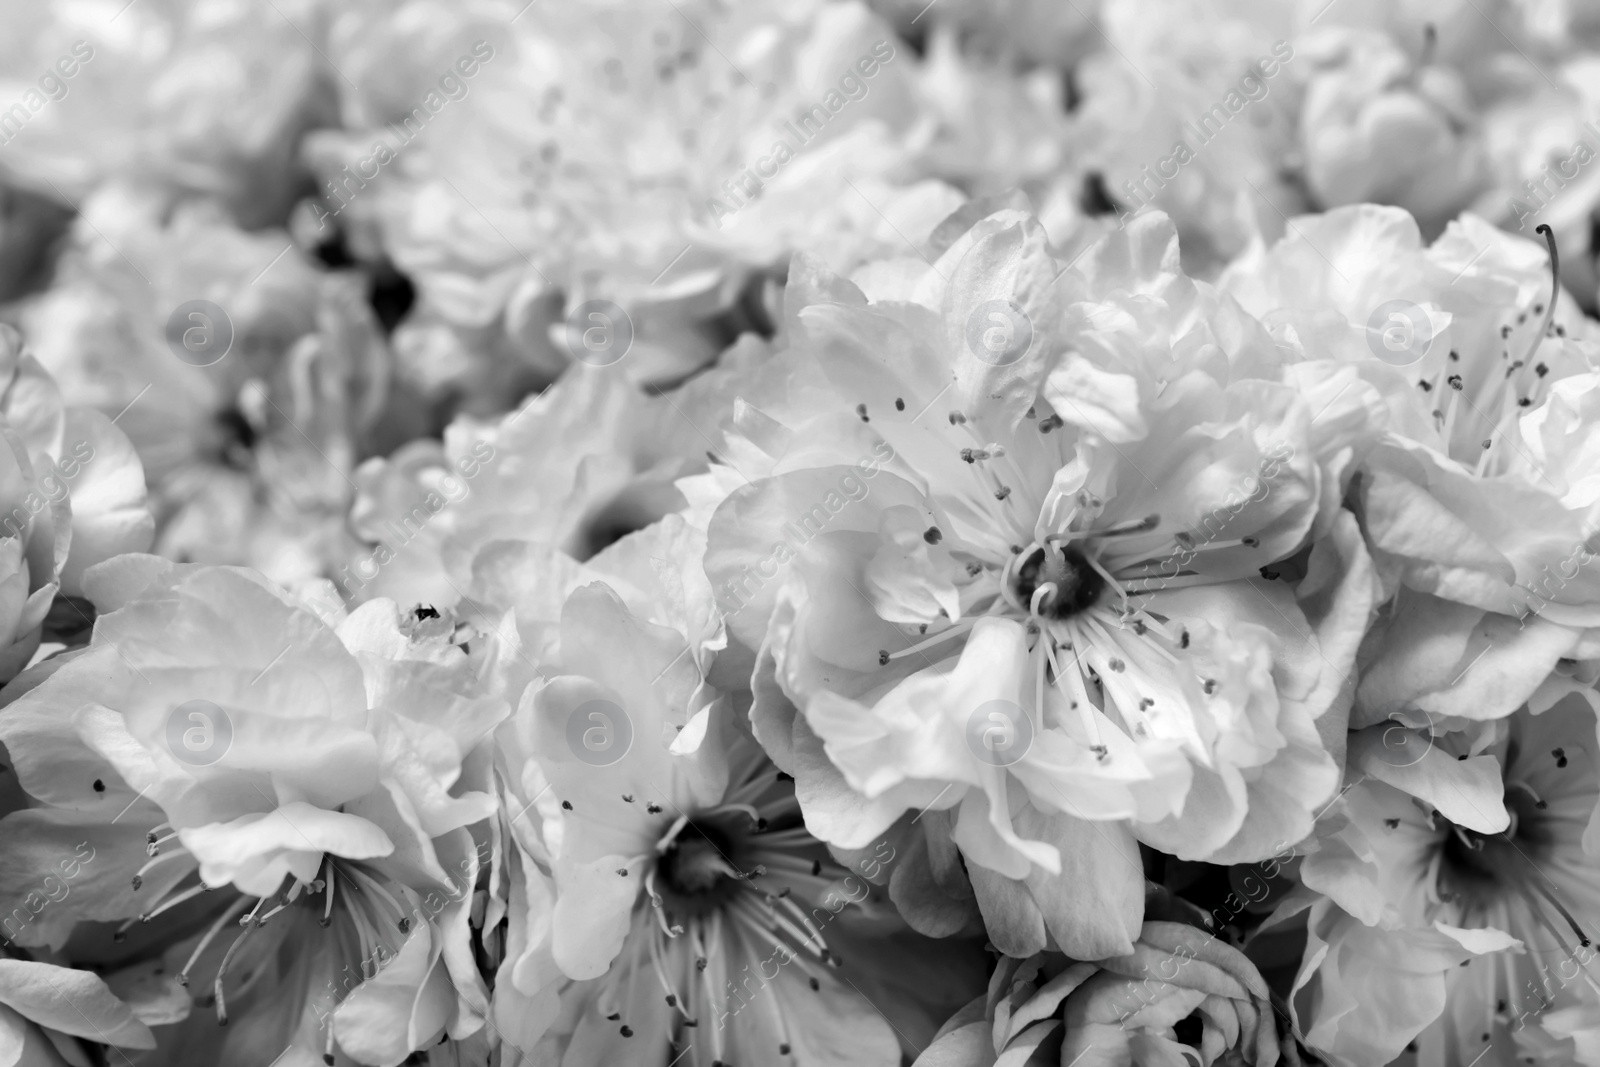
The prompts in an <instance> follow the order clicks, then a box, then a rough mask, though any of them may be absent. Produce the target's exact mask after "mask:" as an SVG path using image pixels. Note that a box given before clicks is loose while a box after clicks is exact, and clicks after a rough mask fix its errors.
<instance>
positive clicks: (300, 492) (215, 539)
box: [20, 186, 389, 582]
mask: <svg viewBox="0 0 1600 1067" xmlns="http://www.w3.org/2000/svg"><path fill="white" fill-rule="evenodd" d="M206 305H209V306H206ZM196 316H198V317H196ZM20 317H21V319H22V321H23V323H24V324H25V326H26V328H27V329H28V330H29V331H31V332H36V337H35V338H34V345H35V347H36V349H37V351H38V352H39V356H40V360H41V362H42V363H43V364H44V365H45V366H46V367H47V368H49V369H50V370H51V371H52V373H54V374H55V375H56V376H57V379H58V381H60V382H61V388H62V391H63V392H64V393H65V395H66V396H67V397H68V398H69V400H71V401H72V402H75V403H80V404H86V405H92V406H94V407H95V408H97V409H99V410H100V411H102V412H104V413H105V414H106V415H107V416H109V417H112V418H115V419H116V420H117V425H118V426H120V427H122V428H123V429H125V430H126V431H127V433H128V436H129V437H130V438H131V439H132V440H133V443H134V446H135V448H136V449H137V450H138V452H139V456H140V458H141V459H142V460H143V462H144V464H145V469H146V471H147V472H148V475H149V479H150V484H151V489H152V494H153V496H154V498H155V511H156V517H157V523H158V528H159V534H158V540H157V548H158V549H159V551H161V552H163V553H164V554H167V555H169V556H172V557H174V558H178V559H184V560H196V561H201V562H210V563H250V564H253V565H257V566H259V567H260V568H261V569H262V570H263V571H265V572H266V573H268V574H269V575H271V576H272V577H274V578H276V579H278V580H280V581H285V582H293V581H298V580H302V579H305V578H313V577H320V576H322V574H323V573H324V571H325V570H331V569H332V567H333V565H334V563H335V562H336V561H342V557H343V556H344V553H345V551H346V546H347V544H348V541H347V540H346V537H345V535H344V533H343V522H344V516H345V514H346V512H347V510H348V508H349V502H350V496H351V482H350V480H349V475H350V473H351V471H352V470H353V469H354V467H355V464H356V461H357V459H358V458H359V457H360V455H361V454H362V451H363V450H364V449H365V448H367V447H369V445H370V444H373V443H376V442H378V441H379V440H381V438H378V437H375V436H373V435H374V434H378V433H381V432H382V430H381V427H379V426H378V422H379V419H380V416H381V414H382V410H383V404H384V402H385V400H386V398H387V395H388V394H387V384H388V371H389V365H388V349H387V347H386V345H385V344H384V340H383V337H382V335H381V333H380V332H379V329H378V325H377V322H376V320H375V319H374V317H373V314H372V311H371V309H370V308H369V307H368V306H367V303H366V294H365V292H364V291H363V285H362V283H361V282H360V281H359V280H358V279H357V278H355V277H353V276H350V275H347V274H332V273H327V272H323V271H320V270H318V269H317V268H315V267H314V266H312V264H311V263H309V262H308V261H307V260H306V259H305V258H304V257H303V256H302V254H301V253H300V252H299V251H298V250H297V249H295V248H293V247H292V246H291V242H290V240H289V238H288V237H287V236H286V235H285V234H283V233H282V232H281V231H263V232H260V233H245V232H243V231H241V230H239V229H238V228H237V227H236V226H234V225H233V224H232V223H230V222H229V221H227V219H226V218H224V217H222V216H221V214H220V212H219V211H218V210H217V209H216V207H215V205H208V204H201V203H191V204H188V205H185V206H183V207H181V208H179V209H177V210H176V211H175V212H174V213H173V214H171V215H170V216H168V215H166V214H164V212H163V208H162V205H161V204H160V203H159V202H158V201H157V200H155V199H153V198H152V197H150V196H148V195H146V194H143V193H140V192H138V191H136V190H134V189H132V188H130V187H127V186H120V187H117V186H112V187H107V188H105V189H103V190H101V191H100V192H99V193H98V194H97V195H96V196H95V197H94V198H92V199H91V200H90V201H89V202H88V203H86V204H85V205H84V216H83V217H82V218H81V219H80V220H79V221H78V223H77V224H76V226H75V229H74V233H73V243H72V246H71V247H70V248H69V249H68V251H67V252H66V253H65V254H64V257H63V261H62V262H61V263H60V264H59V265H58V269H57V277H56V280H55V283H54V284H53V285H52V286H51V288H50V289H48V290H47V291H45V292H44V293H41V294H39V295H38V296H37V297H34V298H32V299H30V300H29V301H28V302H27V303H26V304H25V305H24V306H23V307H22V309H21V316H20Z"/></svg>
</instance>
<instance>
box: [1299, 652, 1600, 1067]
mask: <svg viewBox="0 0 1600 1067" xmlns="http://www.w3.org/2000/svg"><path fill="white" fill-rule="evenodd" d="M1590 673H1591V674H1592V672H1590ZM1590 685H1591V682H1589V681H1580V680H1578V679H1574V678H1571V677H1561V676H1553V677H1552V678H1551V679H1550V680H1549V682H1548V683H1547V685H1546V686H1544V687H1542V688H1541V690H1540V692H1539V693H1537V694H1536V695H1535V697H1534V699H1532V700H1530V701H1529V703H1528V704H1527V705H1526V706H1525V707H1523V708H1522V709H1520V710H1518V711H1517V712H1516V713H1515V714H1513V715H1511V716H1510V717H1509V718H1504V719H1500V720H1497V721H1494V722H1491V723H1488V724H1485V725H1484V726H1483V727H1482V728H1479V729H1474V730H1472V731H1470V732H1465V733H1434V732H1427V731H1410V730H1407V729H1406V728H1405V727H1404V726H1403V725H1394V724H1391V725H1389V726H1387V727H1385V726H1374V727H1370V728H1368V729H1366V730H1363V731H1360V732H1358V733H1355V734H1352V735H1351V744H1350V770H1349V774H1350V776H1351V778H1352V783H1351V785H1350V787H1349V789H1348V790H1347V791H1346V792H1345V793H1344V795H1343V797H1342V799H1341V800H1340V802H1339V806H1338V808H1337V809H1336V810H1335V811H1334V812H1333V813H1331V814H1330V816H1329V819H1328V823H1327V825H1326V828H1325V832H1323V833H1322V834H1319V844H1318V847H1317V848H1316V849H1315V850H1314V851H1312V852H1311V854H1310V855H1308V856H1307V857H1306V859H1305V861H1304V863H1303V865H1302V867H1301V878H1302V879H1303V881H1304V883H1305V885H1306V886H1307V887H1309V888H1310V889H1313V890H1316V891H1317V892H1318V893H1320V894H1323V895H1322V896H1321V897H1316V898H1313V899H1314V903H1311V907H1310V912H1309V931H1310V940H1309V942H1308V945H1307V949H1306V955H1305V962H1304V964H1303V966H1302V969H1301V972H1300V975H1299V977H1298V978H1297V980H1296V983H1295V988H1296V996H1295V998H1294V1001H1293V1003H1294V1005H1295V1008H1296V1011H1297V1013H1298V1016H1297V1017H1298V1019H1299V1021H1300V1025H1301V1026H1302V1028H1303V1029H1304V1032H1305V1034H1306V1039H1307V1041H1308V1042H1309V1044H1310V1045H1312V1046H1313V1047H1314V1048H1316V1049H1318V1050H1320V1051H1321V1052H1323V1053H1324V1054H1325V1055H1327V1056H1329V1057H1330V1061H1331V1062H1333V1063H1338V1064H1345V1063H1350V1064H1356V1063H1373V1062H1381V1061H1385V1060H1387V1059H1389V1058H1392V1057H1393V1056H1395V1055H1398V1054H1399V1052H1400V1051H1401V1049H1402V1048H1403V1047H1405V1046H1406V1045H1407V1043H1408V1042H1412V1041H1415V1043H1416V1045H1417V1048H1418V1050H1419V1052H1418V1054H1419V1056H1420V1057H1421V1059H1422V1062H1446V1063H1448V1062H1462V1063H1465V1062H1470V1061H1472V1060H1473V1059H1475V1058H1476V1059H1478V1060H1479V1061H1480V1062H1481V1063H1484V1064H1505V1065H1508V1067H1509V1065H1511V1064H1516V1063H1524V1062H1528V1061H1527V1060H1526V1059H1525V1058H1524V1057H1525V1056H1526V1055H1527V1054H1528V1051H1529V1046H1530V1043H1531V1044H1532V1046H1534V1047H1537V1046H1539V1045H1541V1044H1542V1045H1544V1046H1545V1047H1549V1046H1551V1045H1559V1043H1560V1038H1561V1037H1568V1036H1571V1035H1572V1034H1573V1033H1574V1032H1575V1028H1582V1027H1583V1025H1584V1024H1583V1023H1582V1022H1581V1020H1582V1019H1583V1018H1584V1017H1586V1016H1587V1015H1589V1014H1591V1013H1592V1012H1593V1011H1594V1009H1595V1005H1596V1004H1597V1003H1600V1002H1597V1000H1596V993H1595V989H1594V981H1593V978H1592V977H1591V973H1592V963H1593V957H1594V949H1593V947H1592V939H1591V934H1590V931H1592V930H1593V929H1594V927H1595V925H1596V923H1597V922H1600V900H1597V899H1596V896H1595V888H1594V887H1595V877H1594V857H1593V848H1592V845H1591V844H1590V843H1589V839H1590V838H1591V837H1592V836H1593V830H1592V826H1593V824H1594V822H1595V818H1596V811H1597V802H1600V764H1596V762H1595V759H1594V752H1595V741H1594V739H1595V727H1596V720H1595V714H1594V699H1593V698H1594V694H1593V692H1592V690H1591V689H1590V688H1589V687H1590ZM1300 906H1303V904H1302V905H1300ZM1541 1030H1543V1031H1551V1032H1552V1033H1553V1034H1554V1035H1558V1036H1554V1037H1553V1036H1551V1033H1545V1034H1543V1036H1541V1034H1540V1031H1541ZM1569 1047H1570V1046H1569Z"/></svg>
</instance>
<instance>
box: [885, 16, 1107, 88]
mask: <svg viewBox="0 0 1600 1067" xmlns="http://www.w3.org/2000/svg"><path fill="white" fill-rule="evenodd" d="M872 6H873V8H875V9H876V10H878V11H881V12H883V14H884V15H885V16H886V17H887V18H889V19H890V20H891V21H893V22H894V24H895V28H896V29H898V30H899V31H900V32H901V34H902V35H903V36H905V37H907V38H908V39H911V40H916V39H918V38H920V37H921V36H922V35H923V34H925V33H927V34H929V35H930V36H931V35H935V34H939V33H940V32H941V31H944V32H948V33H949V34H950V36H952V37H954V36H956V35H959V36H961V37H963V38H965V39H966V40H967V47H969V48H970V49H971V50H973V51H974V52H982V53H992V54H995V55H997V56H999V57H1001V58H1003V59H1005V60H1007V61H1015V60H1017V59H1021V60H1024V61H1026V62H1028V63H1030V64H1037V65H1038V66H1040V67H1043V68H1051V67H1054V68H1057V69H1059V70H1061V71H1067V70H1070V69H1071V68H1072V67H1073V65H1074V64H1075V63H1076V62H1077V61H1078V60H1079V59H1081V58H1082V57H1083V56H1084V55H1085V53H1087V52H1089V51H1091V50H1092V49H1094V48H1095V46H1096V45H1097V44H1098V43H1099V40H1100V38H1099V29H1098V26H1097V23H1098V15H1099V9H1100V8H1101V6H1102V4H1101V3H1099V2H1098V0H1074V2H1072V3H1069V4H1057V3H1051V2H1050V0H942V2H941V3H939V4H938V5H937V6H935V5H933V4H929V3H927V2H926V0H872Z"/></svg>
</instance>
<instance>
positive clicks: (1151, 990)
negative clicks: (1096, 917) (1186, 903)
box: [917, 922, 1279, 1067]
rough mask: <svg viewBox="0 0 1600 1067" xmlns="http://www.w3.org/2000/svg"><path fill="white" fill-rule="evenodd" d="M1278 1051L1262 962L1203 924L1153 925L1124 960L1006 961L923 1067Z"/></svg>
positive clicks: (1153, 1060) (1190, 1058)
mask: <svg viewBox="0 0 1600 1067" xmlns="http://www.w3.org/2000/svg"><path fill="white" fill-rule="evenodd" d="M1057 1049H1059V1059H1058V1058H1057V1057H1058V1053H1057ZM1047 1056H1048V1057H1049V1059H1048V1060H1047V1059H1046V1058H1045V1057H1047ZM1278 1058H1279V1046H1278V1037H1277V1032H1276V1020H1275V1019H1274V1016H1273V1009H1272V1005H1271V1001H1270V999H1269V994H1268V991H1267V986H1266V983H1265V982H1263V981H1262V980H1261V975H1260V974H1259V973H1257V971H1256V968H1255V966H1254V964H1252V963H1251V962H1250V961H1249V960H1248V959H1247V958H1246V957H1245V956H1244V954H1243V953H1241V952H1239V950H1238V949H1236V948H1234V947H1232V946H1231V945H1228V944H1225V943H1223V942H1222V941H1219V940H1217V939H1216V938H1215V937H1214V936H1213V935H1211V934H1208V933H1206V932H1204V931H1202V930H1200V929H1198V928H1196V927H1193V926H1189V925H1186V924H1184V923H1181V922H1146V923H1145V924H1144V926H1143V927H1142V928H1141V930H1140V932H1139V939H1138V940H1137V941H1136V942H1134V947H1133V951H1132V952H1131V953H1129V954H1127V955H1124V956H1114V957H1112V958H1110V959H1104V960H1099V961H1096V962H1092V963H1083V962H1075V961H1073V960H1070V959H1065V958H1062V957H1060V956H1057V955H1055V954H1053V953H1045V954H1041V955H1039V956H1034V957H1032V958H1030V959H1026V960H1016V959H1002V960H1001V961H1000V964H999V966H998V967H997V968H996V969H995V972H994V974H993V976H992V977H991V978H990V980H989V993H988V995H987V996H986V997H979V998H978V999H977V1000H975V1001H973V1002H972V1003H971V1004H969V1005H968V1006H967V1007H966V1008H964V1009H962V1011H961V1012H959V1013H957V1014H956V1015H955V1016H954V1017H952V1018H951V1019H950V1021H949V1022H947V1023H945V1025H944V1027H943V1028H942V1029H941V1031H940V1035H939V1037H938V1038H937V1039H936V1040H935V1041H934V1043H933V1044H932V1045H930V1046H929V1047H928V1048H927V1049H926V1050H925V1051H924V1052H923V1054H922V1055H921V1056H920V1057H918V1059H917V1063H918V1064H922V1065H925V1067H932V1065H939V1067H988V1065H990V1064H994V1063H997V1062H1016V1063H1022V1062H1024V1060H1026V1062H1029V1063H1035V1062H1039V1063H1043V1062H1060V1063H1083V1064H1095V1065H1100V1064H1105V1065H1111V1064H1128V1065H1139V1067H1144V1065H1147V1064H1148V1065H1152V1067H1153V1065H1155V1064H1169V1063H1170V1064H1176V1063H1187V1062H1193V1063H1198V1064H1201V1065H1202V1067H1209V1065H1210V1064H1213V1063H1230V1064H1231V1063H1246V1064H1251V1065H1253V1067H1271V1065H1272V1064H1275V1063H1277V1062H1278Z"/></svg>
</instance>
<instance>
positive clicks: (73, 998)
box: [0, 957, 156, 1067]
mask: <svg viewBox="0 0 1600 1067" xmlns="http://www.w3.org/2000/svg"><path fill="white" fill-rule="evenodd" d="M75 1038H77V1039H81V1040H82V1041H86V1042H89V1043H91V1044H100V1045H114V1046H117V1047H118V1048H122V1049H153V1048H155V1045H156V1040H155V1035H153V1034H151V1032H150V1028H149V1027H147V1026H145V1025H144V1023H142V1022H140V1021H139V1020H138V1019H137V1018H135V1017H134V1014H133V1012H132V1011H130V1010H129V1008H128V1005H126V1004H124V1003H123V1002H122V1001H120V1000H118V999H117V997H116V995H115V994H113V993H112V991H111V990H110V989H108V988H107V987H106V983H105V982H103V981H101V980H100V979H99V978H97V977H95V976H94V975H93V974H90V973H89V972H88V971H80V970H74V969H73V968H70V967H58V966H55V965H54V964H49V963H38V962H34V961H32V960H26V959H14V958H10V957H7V958H4V959H0V1060H3V1062H5V1063H8V1064H23V1065H26V1067H36V1065H37V1067H64V1065H67V1064H79V1063H87V1062H89V1060H88V1058H87V1053H86V1051H85V1049H84V1047H83V1046H82V1045H81V1044H80V1043H79V1041H77V1040H74V1039H75ZM123 1055H126V1053H123Z"/></svg>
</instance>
